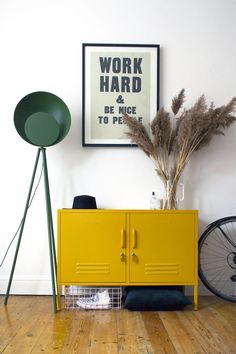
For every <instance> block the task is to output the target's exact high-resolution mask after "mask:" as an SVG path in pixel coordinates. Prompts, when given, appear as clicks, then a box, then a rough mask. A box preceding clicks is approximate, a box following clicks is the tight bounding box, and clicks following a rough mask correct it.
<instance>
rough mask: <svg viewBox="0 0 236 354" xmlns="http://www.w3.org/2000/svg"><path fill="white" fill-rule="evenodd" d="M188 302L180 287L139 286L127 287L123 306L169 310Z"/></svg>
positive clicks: (178, 308)
mask: <svg viewBox="0 0 236 354" xmlns="http://www.w3.org/2000/svg"><path fill="white" fill-rule="evenodd" d="M190 304H191V301H190V300H189V299H188V298H187V297H186V296H185V295H184V294H183V292H182V290H181V287H167V286H158V287H156V286H155V287H143V286H140V287H131V288H130V289H127V296H126V299H125V304H124V307H125V308H126V309H128V310H132V311H170V310H181V309H182V308H183V307H184V306H186V305H190Z"/></svg>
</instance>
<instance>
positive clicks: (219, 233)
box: [198, 216, 236, 302]
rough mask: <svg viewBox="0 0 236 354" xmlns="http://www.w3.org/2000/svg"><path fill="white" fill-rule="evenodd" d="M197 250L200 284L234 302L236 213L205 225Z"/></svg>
mask: <svg viewBox="0 0 236 354" xmlns="http://www.w3.org/2000/svg"><path fill="white" fill-rule="evenodd" d="M198 249H199V277H200V279H201V281H202V282H203V284H204V285H205V286H206V287H207V289H208V290H210V291H211V292H212V293H213V294H215V295H216V296H219V297H221V298H222V299H224V300H228V301H232V302H236V216H228V217H226V218H222V219H219V220H216V221H215V222H213V223H212V224H210V225H208V227H207V229H206V230H205V232H204V233H203V234H202V236H201V237H200V239H199V243H198Z"/></svg>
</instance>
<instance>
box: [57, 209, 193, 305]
mask: <svg viewBox="0 0 236 354" xmlns="http://www.w3.org/2000/svg"><path fill="white" fill-rule="evenodd" d="M197 225H198V212H197V211H196V210H99V209H96V210H82V209H63V210H58V284H59V286H60V285H71V284H74V285H76V284H78V285H103V286H104V285H107V286H109V285H118V286H122V285H190V286H193V287H194V308H195V309H197V287H198V263H197V260H198V254H197V250H198V228H197Z"/></svg>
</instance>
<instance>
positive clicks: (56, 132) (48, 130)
mask: <svg viewBox="0 0 236 354" xmlns="http://www.w3.org/2000/svg"><path fill="white" fill-rule="evenodd" d="M14 124H15V127H16V130H17V132H18V133H19V135H20V136H21V137H22V139H24V140H25V141H27V142H28V143H30V144H32V145H36V146H41V147H45V146H52V145H55V144H58V143H59V142H60V141H61V140H63V139H64V138H65V136H66V135H67V134H68V132H69V129H70V125H71V116H70V112H69V109H68V108H67V106H66V104H65V103H64V102H63V101H62V100H61V99H60V98H59V97H58V96H56V95H54V94H52V93H49V92H43V91H39V92H33V93H30V94H29V95H27V96H25V97H24V98H22V99H21V101H20V102H19V103H18V104H17V106H16V109H15V112H14Z"/></svg>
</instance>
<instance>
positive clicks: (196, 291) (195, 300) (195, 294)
mask: <svg viewBox="0 0 236 354" xmlns="http://www.w3.org/2000/svg"><path fill="white" fill-rule="evenodd" d="M193 288H194V293H193V304H194V311H197V310H198V285H194V287H193Z"/></svg>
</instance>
